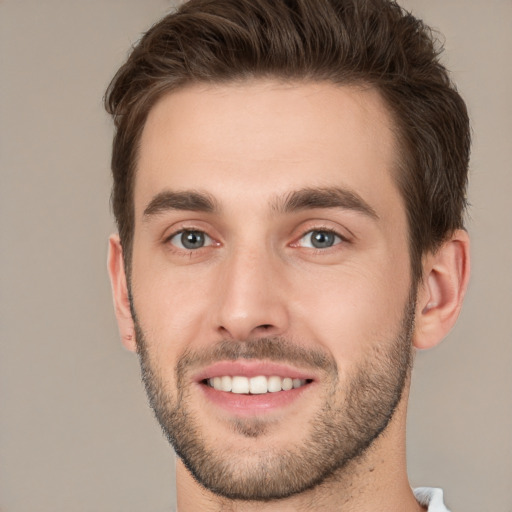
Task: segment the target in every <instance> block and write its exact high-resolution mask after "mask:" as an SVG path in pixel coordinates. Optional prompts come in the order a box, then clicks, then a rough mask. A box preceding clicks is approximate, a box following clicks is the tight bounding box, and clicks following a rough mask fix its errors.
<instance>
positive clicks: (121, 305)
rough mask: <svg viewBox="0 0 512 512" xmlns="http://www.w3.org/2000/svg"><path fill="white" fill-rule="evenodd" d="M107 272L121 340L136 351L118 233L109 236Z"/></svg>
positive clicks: (129, 348) (131, 349) (128, 347)
mask: <svg viewBox="0 0 512 512" xmlns="http://www.w3.org/2000/svg"><path fill="white" fill-rule="evenodd" d="M108 273H109V275H110V283H111V286H112V296H113V299H114V309H115V314H116V318H117V325H118V327H119V334H120V335H121V341H122V343H123V345H124V346H125V347H126V348H127V349H128V350H130V351H132V352H136V350H137V344H136V340H135V328H134V323H133V318H132V314H131V309H130V298H129V294H128V281H127V279H126V273H125V269H124V260H123V248H122V246H121V241H120V239H119V236H118V235H111V236H110V238H109V252H108Z"/></svg>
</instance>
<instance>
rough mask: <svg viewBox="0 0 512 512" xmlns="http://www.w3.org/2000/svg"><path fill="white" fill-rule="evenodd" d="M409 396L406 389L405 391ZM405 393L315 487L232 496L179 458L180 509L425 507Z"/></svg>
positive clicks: (385, 510)
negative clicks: (262, 497)
mask: <svg viewBox="0 0 512 512" xmlns="http://www.w3.org/2000/svg"><path fill="white" fill-rule="evenodd" d="M404 395H407V393H404ZM406 403H407V396H403V397H402V400H401V403H400V405H399V406H398V408H397V410H396V411H395V415H394V416H393V419H392V421H391V422H390V424H389V425H388V427H387V428H386V430H385V431H384V432H383V433H382V434H381V435H380V436H379V437H378V438H377V439H376V440H375V441H374V443H373V444H372V446H371V447H370V448H369V449H368V450H367V452H366V453H365V454H363V455H362V456H361V457H359V458H358V459H355V460H353V461H351V462H350V463H349V464H348V465H347V466H345V467H344V468H342V469H340V470H339V471H338V472H336V473H335V474H333V475H332V476H331V477H330V478H329V479H327V480H326V481H324V482H323V483H322V484H321V485H318V486H317V487H315V488H314V489H311V490H309V491H306V492H304V493H300V494H298V495H294V496H291V497H289V498H285V499H281V500H274V501H268V502H261V501H239V500H228V499H226V498H222V497H219V496H217V495H215V494H213V493H212V492H210V491H208V490H207V489H205V488H204V487H202V486H201V485H200V484H199V483H198V482H196V480H195V479H194V478H193V477H192V475H191V474H190V473H189V472H188V470H187V469H186V468H185V466H184V465H183V463H182V462H181V461H180V460H179V459H178V461H177V467H176V487H177V495H178V512H195V511H197V510H201V511H204V512H220V511H222V512H227V511H229V512H274V511H279V512H288V511H290V512H292V511H293V512H301V511H308V512H314V511H320V510H321V511H325V510H332V511H334V510H336V511H340V512H355V511H359V512H360V511H361V510H364V511H365V512H420V511H422V510H424V509H423V508H422V507H421V506H420V505H419V504H418V502H417V501H416V499H415V498H414V495H413V493H412V490H411V487H410V485H409V481H408V478H407V472H406V458H405V416H406V410H405V409H406Z"/></svg>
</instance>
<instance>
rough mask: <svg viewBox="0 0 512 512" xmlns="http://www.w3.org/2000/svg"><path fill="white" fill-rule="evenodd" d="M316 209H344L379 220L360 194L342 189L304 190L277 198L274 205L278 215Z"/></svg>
mask: <svg viewBox="0 0 512 512" xmlns="http://www.w3.org/2000/svg"><path fill="white" fill-rule="evenodd" d="M315 208H342V209H345V210H353V211H356V212H359V213H362V214H364V215H366V216H367V217H370V218H371V219H374V220H378V219H379V216H378V215H377V212H376V211H375V210H374V209H373V208H372V207H371V206H370V205H369V204H368V203H367V202H366V201H365V200H364V199H363V198H362V197H361V196H360V195H359V194H357V193H356V192H354V191H352V190H349V189H345V188H340V187H319V188H304V189H300V190H296V191H294V192H291V193H290V194H287V195H286V196H284V197H282V198H277V199H276V200H275V201H274V202H273V204H272V209H273V210H274V211H276V212H278V213H291V212H296V211H302V210H311V209H315Z"/></svg>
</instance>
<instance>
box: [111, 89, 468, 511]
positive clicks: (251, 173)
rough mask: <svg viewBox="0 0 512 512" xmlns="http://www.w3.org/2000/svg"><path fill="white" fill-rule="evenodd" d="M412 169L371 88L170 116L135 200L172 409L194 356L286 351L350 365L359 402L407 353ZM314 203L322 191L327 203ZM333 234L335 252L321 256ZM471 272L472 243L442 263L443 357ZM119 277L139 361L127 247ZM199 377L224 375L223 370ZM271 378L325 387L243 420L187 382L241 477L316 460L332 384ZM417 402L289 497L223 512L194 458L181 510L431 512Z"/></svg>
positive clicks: (179, 109) (215, 394) (229, 403)
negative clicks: (229, 347) (383, 361)
mask: <svg viewBox="0 0 512 512" xmlns="http://www.w3.org/2000/svg"><path fill="white" fill-rule="evenodd" d="M396 159H397V149H396V143H395V139H394V135H393V132H392V130H391V120H390V117H389V115H388V113H387V111H386V109H385V107H384V105H383V103H382V101H381V99H380V97H379V95H378V94H377V93H376V92H375V91H372V90H362V89H357V88H352V87H346V86H343V87H342V86H334V85H331V84H326V83H307V84H305V83H301V84H299V83H291V84H282V83H278V82H273V81H260V82H258V81H255V82H249V83H244V84H228V85H219V86H208V87H207V86H194V87H188V88H185V89H183V90H180V91H177V92H174V93H171V94H168V95H167V96H165V97H164V98H163V99H161V100H160V101H159V103H158V104H157V105H156V106H155V107H153V109H152V110H151V112H150V114H149V117H148V120H147V122H146V126H145V128H144V132H143V135H142V140H141V146H140V160H139V162H138V168H137V177H136V182H135V190H134V205H135V230H134V243H133V255H132V274H131V291H132V296H133V306H134V309H135V311H136V314H137V319H138V321H139V323H140V326H141V327H142V329H143V331H144V333H145V337H146V343H147V349H148V352H149V354H150V356H151V359H152V361H153V362H156V363H155V367H157V369H158V372H159V376H160V379H161V381H162V383H163V385H164V386H165V390H166V392H167V393H168V394H169V395H170V396H172V397H176V396H177V394H178V390H177V383H176V377H175V372H174V369H175V367H176V364H177V362H178V361H179V360H180V356H182V355H183V354H184V352H185V351H186V350H190V349H192V350H194V351H198V352H201V351H204V350H208V348H210V347H211V346H213V345H215V344H216V343H218V342H220V341H221V340H231V341H236V340H251V339H257V338H260V337H262V336H279V337H282V338H284V339H288V340H293V342H294V343H295V344H297V345H299V346H300V347H302V348H304V349H305V350H316V351H320V352H322V353H325V354H328V355H329V357H331V358H332V359H333V360H334V361H335V362H336V365H337V369H338V376H337V379H338V380H337V382H338V387H337V388H336V389H337V390H338V391H337V395H336V400H339V402H340V403H342V402H343V400H344V399H345V398H346V397H345V394H344V393H345V389H346V388H347V386H348V383H349V379H350V376H351V375H354V373H355V371H356V369H357V368H359V367H361V365H363V364H364V363H365V361H366V360H367V359H368V358H371V357H372V354H373V353H374V351H375V350H376V349H378V350H380V349H381V348H382V350H385V349H386V346H387V345H389V344H390V343H391V340H393V339H394V338H395V337H396V335H397V332H399V329H400V322H401V319H402V316H403V311H404V307H405V305H406V304H407V300H408V297H409V291H410V289H411V279H410V273H409V272H408V271H407V269H410V261H409V253H408V240H407V222H406V214H405V210H404V206H403V202H402V199H401V197H400V194H399V192H398V189H397V187H396V185H395V182H394V180H393V176H392V170H393V169H394V168H395V163H396ZM311 190H316V191H317V192H318V191H321V194H320V199H319V200H317V203H315V204H312V198H311V194H310V191H311ZM191 192H193V193H194V194H195V195H194V194H191ZM176 193H180V194H181V195H176ZM292 194H293V198H294V199H296V202H295V203H293V202H291V201H290V197H291V196H292ZM317 195H318V194H317ZM333 196H336V197H337V199H336V201H334V203H333V204H328V201H326V198H329V197H331V198H332V197H333ZM304 198H305V199H304ZM301 200H302V203H301V204H300V206H297V204H298V203H300V201H301ZM178 203H179V205H178ZM206 203H207V204H206ZM294 204H295V206H294ZM177 205H178V206H177ZM187 230H188V231H187ZM184 231H186V232H188V233H189V234H190V232H193V235H192V239H190V240H192V241H193V242H197V236H198V235H197V234H198V233H199V234H200V236H202V237H203V238H202V239H201V243H200V244H197V245H194V246H184V245H183V244H184V242H187V239H184V238H183V237H182V233H183V232H184ZM318 233H320V235H319V237H320V238H317V239H315V238H314V236H315V234H316V235H318ZM331 233H334V235H331ZM326 235H327V237H328V239H329V243H328V244H325V245H319V246H317V245H315V242H317V241H318V240H320V241H321V242H324V241H325V237H326ZM329 237H330V238H329ZM468 261H469V258H468V238H467V235H466V233H465V232H464V231H457V232H455V233H454V234H453V236H452V238H450V239H449V240H448V241H447V242H446V243H445V244H444V245H443V246H442V247H441V248H440V249H439V250H438V251H436V253H435V254H427V255H425V257H424V259H423V269H424V278H423V281H422V283H421V284H420V286H419V288H418V297H417V303H416V309H415V315H416V321H415V325H414V332H413V333H412V339H411V343H412V344H413V345H414V346H415V347H416V348H421V349H424V348H430V347H432V346H434V345H436V344H437V343H439V342H440V341H441V339H442V338H443V337H444V336H445V335H446V334H447V332H448V331H449V330H450V329H451V327H452V326H453V324H454V323H455V320H456V318H457V316H458V313H459V310H460V307H461V303H462V299H463V295H464V291H465V288H466V284H467V280H468V275H469V263H468ZM109 271H110V275H111V279H112V286H113V292H114V299H115V305H116V314H117V318H118V323H119V328H120V332H121V337H122V340H123V343H124V344H125V346H126V347H127V348H128V349H130V350H133V351H135V350H136V348H137V347H136V341H135V327H134V321H133V318H132V316H131V312H130V307H129V300H128V284H127V279H126V276H125V273H124V266H123V257H122V249H121V245H120V242H119V239H118V237H117V236H112V237H111V239H110V256H109ZM251 364H254V365H255V367H256V369H254V372H255V373H256V374H258V373H259V372H260V369H261V373H264V372H265V370H264V365H265V361H256V362H251ZM258 365H259V366H258ZM198 370H201V371H203V374H202V375H201V376H202V377H203V376H204V375H206V377H210V376H213V374H212V375H209V374H208V371H210V372H212V371H213V370H211V368H210V369H208V368H207V369H204V368H199V369H198ZM242 370H243V369H240V368H237V369H236V372H238V373H240V372H242ZM272 371H273V372H278V371H279V372H284V373H286V372H287V371H288V372H289V373H293V372H296V374H297V375H295V374H294V375H291V376H298V375H299V373H300V372H302V373H300V375H301V376H302V377H305V378H307V380H308V382H307V384H306V385H304V386H302V387H301V388H300V390H299V391H300V392H298V391H297V390H295V391H297V392H296V393H295V394H293V392H292V393H291V394H290V395H289V396H290V397H291V398H286V399H283V400H281V401H279V400H277V399H275V398H274V397H275V396H278V395H279V394H280V393H282V394H281V396H288V395H286V393H284V392H280V393H275V394H267V395H261V396H260V398H259V399H258V400H260V402H258V403H256V401H254V402H251V400H252V399H253V397H254V396H256V397H257V396H258V395H244V396H245V397H248V399H247V400H246V401H245V402H243V404H242V405H240V404H239V403H238V402H236V403H235V402H234V401H233V400H232V397H233V396H234V395H233V394H232V393H229V395H230V396H229V397H228V398H226V399H225V398H223V397H225V396H226V395H227V394H226V393H225V392H222V391H216V390H213V388H210V387H208V386H206V385H204V382H198V381H197V379H194V378H188V377H187V379H186V380H185V383H184V384H183V385H184V386H185V388H186V390H185V391H186V393H187V407H188V411H190V414H191V415H192V416H193V417H194V418H195V421H196V425H198V427H199V428H200V430H201V435H202V437H203V439H204V442H205V443H206V445H207V446H208V447H216V448H218V449H219V450H221V451H222V453H223V454H225V457H226V459H229V460H231V461H233V464H235V465H236V464H239V465H241V464H242V462H243V461H244V460H249V461H250V460H252V459H254V460H257V456H258V454H259V453H260V452H261V451H262V450H269V453H272V451H279V450H286V451H288V450H293V448H294V446H297V445H301V443H303V442H304V440H305V438H306V436H307V435H308V434H309V433H310V430H311V423H312V421H314V418H315V417H317V415H318V414H319V405H318V404H319V403H324V400H325V396H326V393H327V391H326V386H327V385H326V384H325V382H324V380H323V379H324V378H323V374H322V373H320V372H318V373H315V371H311V370H304V368H289V367H287V368H285V369H282V368H280V369H273V370H272ZM205 372H206V373H205ZM222 372H224V373H227V372H228V370H221V373H222ZM308 372H309V373H308ZM267 373H268V372H267ZM251 375H252V374H251ZM251 375H249V376H251ZM283 376H284V375H283ZM301 384H303V383H301ZM407 389H408V382H407V383H406V387H405V391H404V393H403V395H402V398H401V400H400V403H399V404H398V407H397V409H396V410H395V413H394V415H393V417H392V419H391V422H390V423H389V425H388V426H387V428H386V430H385V432H384V433H383V435H381V436H380V437H378V438H377V439H376V440H375V441H374V442H373V444H372V445H371V447H370V449H369V450H367V451H366V453H365V455H364V456H363V457H359V458H356V459H354V460H352V462H350V463H349V465H348V468H349V469H348V470H346V471H345V472H344V473H343V477H341V476H340V475H341V473H340V475H338V478H336V475H334V478H331V479H327V480H325V481H324V482H323V484H322V485H320V486H317V487H315V488H313V489H311V490H308V491H306V492H302V493H299V494H295V495H293V496H291V497H288V498H285V499H281V500H278V501H266V502H254V501H240V500H229V499H226V498H221V497H219V496H218V495H217V494H215V493H213V492H211V491H208V490H207V489H205V488H204V487H203V486H201V485H200V484H199V483H198V482H197V481H196V480H195V479H194V478H193V477H192V476H191V474H190V473H189V471H188V470H187V469H186V468H185V466H184V465H183V463H182V462H181V460H180V459H178V462H177V494H178V508H179V510H180V512H189V511H196V510H202V511H217V510H236V511H253V510H254V511H256V510H257V511H272V510H279V511H287V510H290V511H291V510H294V511H297V510H343V511H356V510H357V511H363V510H364V511H367V512H372V511H375V512H377V511H379V512H385V511H389V512H391V511H393V512H396V511H404V512H405V511H415V510H416V511H417V510H421V507H420V506H419V504H418V503H417V502H416V500H415V499H414V496H413V494H412V492H411V488H410V485H409V482H408V479H407V474H406V462H405V418H406V402H407ZM219 396H220V398H219ZM261 397H264V398H261ZM265 397H267V398H265ZM258 404H259V405H258ZM240 419H242V420H243V421H244V422H245V424H246V425H256V424H257V423H258V422H259V423H258V424H261V423H263V424H264V425H265V427H266V430H265V432H264V433H263V434H262V435H258V436H254V437H250V436H246V435H241V434H239V433H237V432H236V431H235V430H234V429H233V425H234V424H235V422H236V421H237V420H240ZM239 453H243V454H244V457H243V458H240V459H238V458H237V456H238V454H239Z"/></svg>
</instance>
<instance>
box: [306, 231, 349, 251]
mask: <svg viewBox="0 0 512 512" xmlns="http://www.w3.org/2000/svg"><path fill="white" fill-rule="evenodd" d="M341 241H342V238H341V237H340V236H339V235H337V234H336V233H334V232H333V231H328V230H325V229H315V230H313V231H308V232H307V233H306V234H305V235H304V236H303V237H302V238H301V239H300V240H299V243H298V245H300V246H301V247H308V248H311V249H329V247H332V246H333V245H337V244H339V243H340V242H341Z"/></svg>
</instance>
